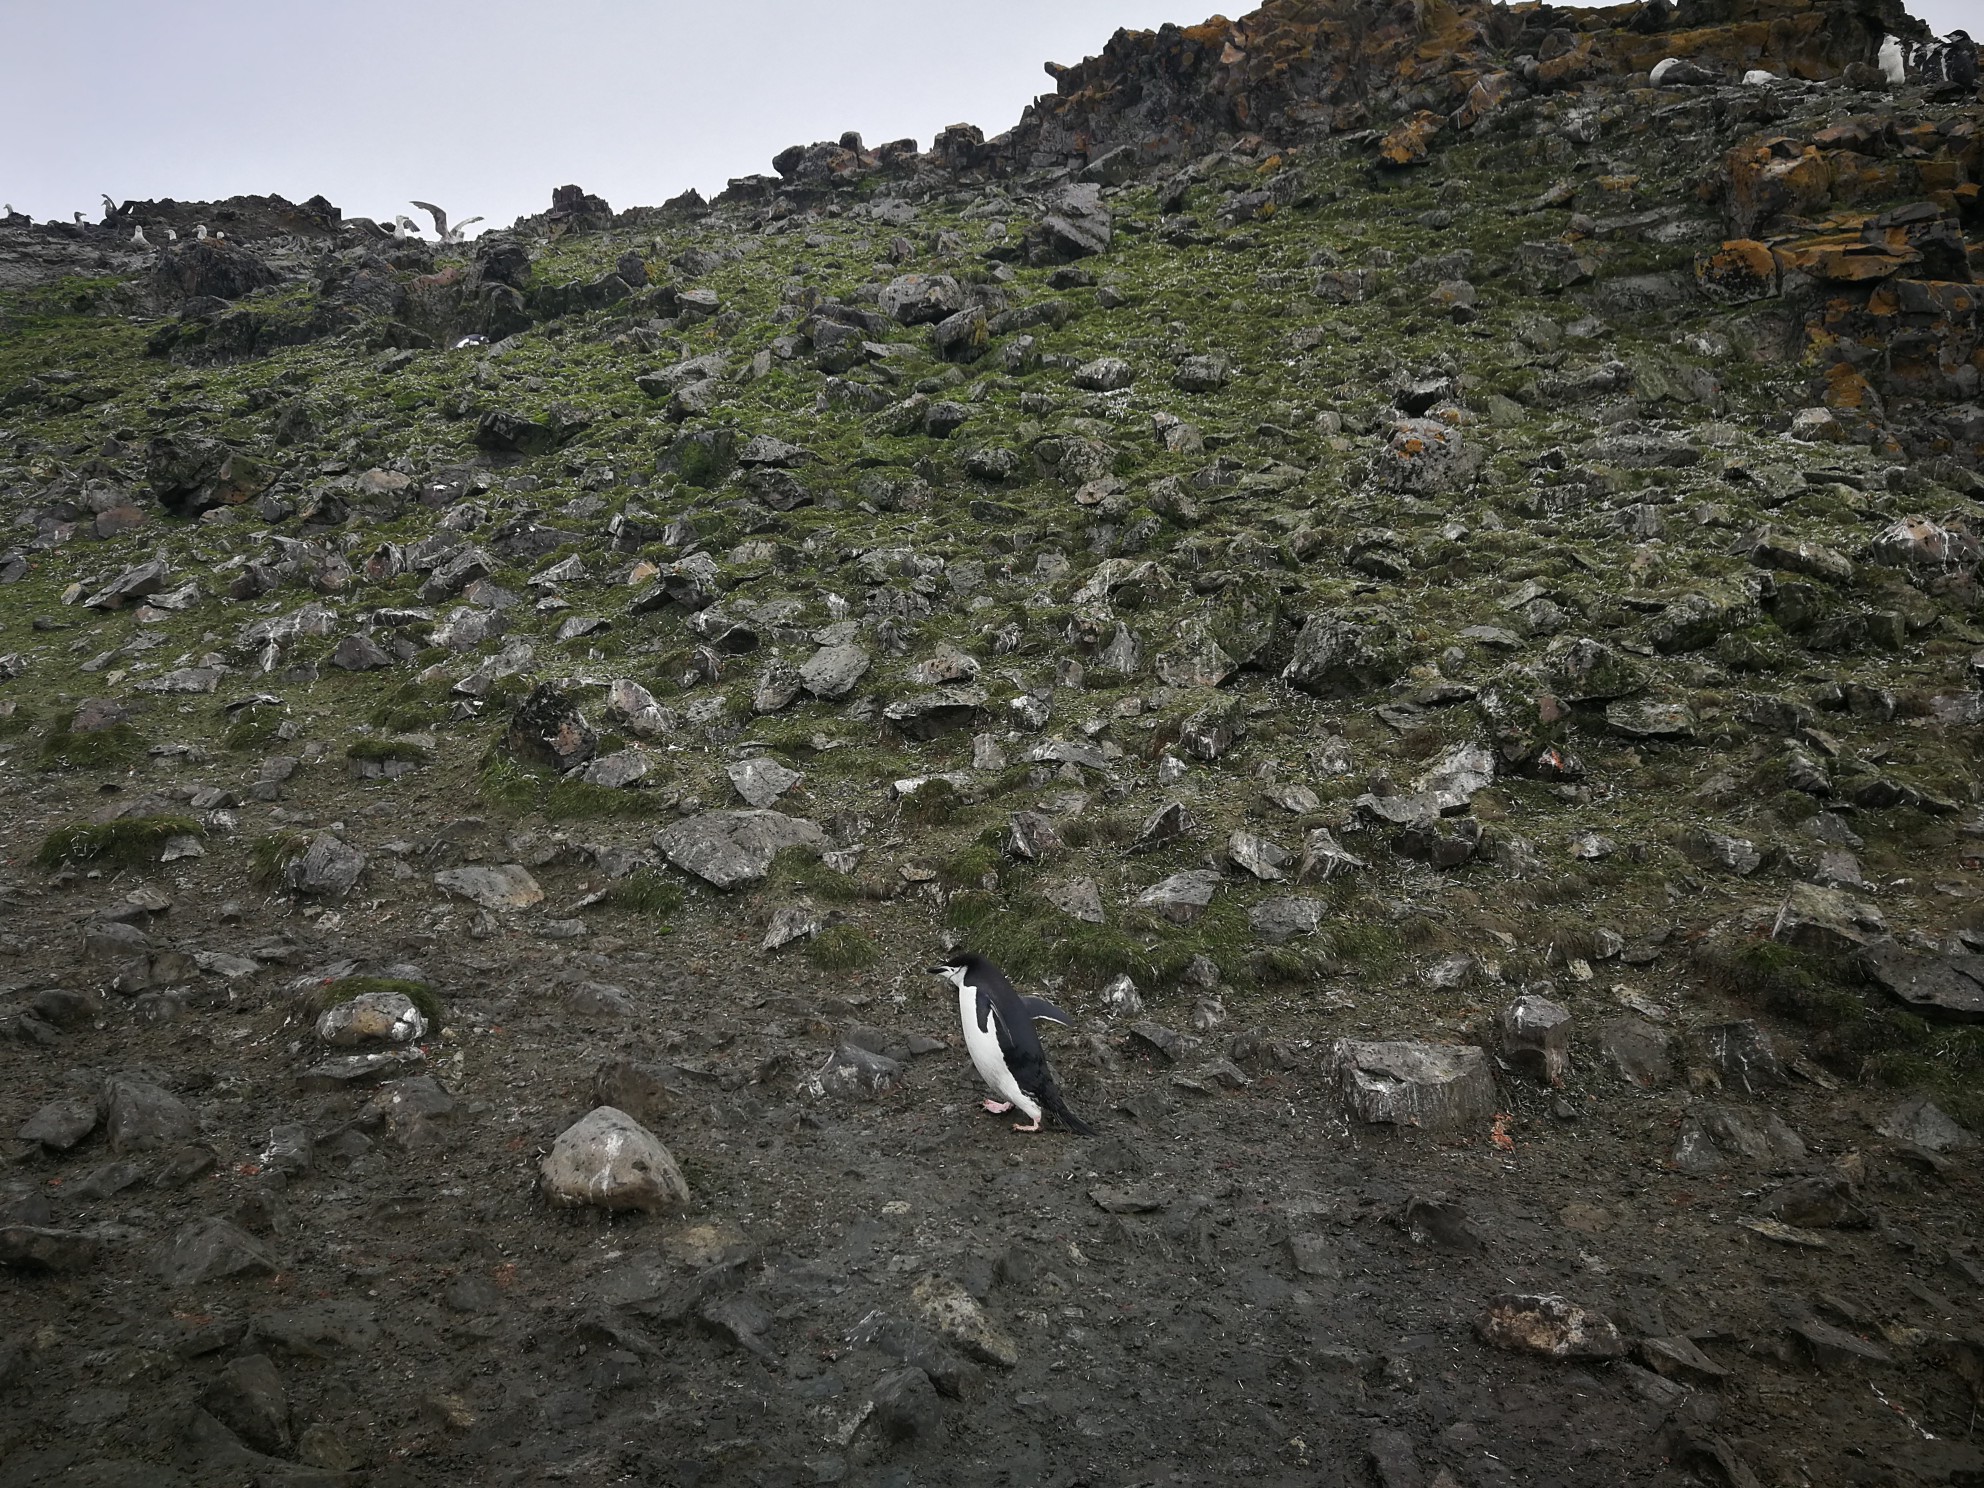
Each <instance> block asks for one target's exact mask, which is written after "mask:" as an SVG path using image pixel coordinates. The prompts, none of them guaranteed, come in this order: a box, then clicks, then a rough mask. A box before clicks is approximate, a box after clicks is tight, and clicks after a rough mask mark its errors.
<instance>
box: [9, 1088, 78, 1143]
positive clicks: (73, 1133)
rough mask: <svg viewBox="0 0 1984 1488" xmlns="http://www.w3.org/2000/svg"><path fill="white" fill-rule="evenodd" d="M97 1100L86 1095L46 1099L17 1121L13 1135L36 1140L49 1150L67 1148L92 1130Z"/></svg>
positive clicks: (22, 1139) (28, 1140) (23, 1139)
mask: <svg viewBox="0 0 1984 1488" xmlns="http://www.w3.org/2000/svg"><path fill="white" fill-rule="evenodd" d="M96 1124H97V1103H96V1102H95V1101H93V1100H88V1099H80V1100H77V1099H71V1100H55V1101H50V1102H49V1103H48V1104H47V1105H45V1106H43V1107H42V1108H41V1109H40V1110H38V1111H36V1112H35V1113H34V1115H32V1116H30V1117H28V1119H27V1120H26V1121H24V1122H22V1123H21V1127H20V1130H18V1131H16V1132H15V1133H14V1135H15V1136H16V1137H18V1138H19V1139H20V1140H21V1141H23V1142H39V1143H40V1144H41V1145H42V1146H43V1147H46V1148H47V1149H48V1150H49V1151H51V1152H67V1151H68V1150H69V1149H70V1148H72V1147H74V1146H76V1145H78V1144H79V1143H81V1142H82V1140H83V1139H84V1138H85V1137H87V1136H88V1135H89V1134H90V1133H91V1132H93V1131H95V1130H96Z"/></svg>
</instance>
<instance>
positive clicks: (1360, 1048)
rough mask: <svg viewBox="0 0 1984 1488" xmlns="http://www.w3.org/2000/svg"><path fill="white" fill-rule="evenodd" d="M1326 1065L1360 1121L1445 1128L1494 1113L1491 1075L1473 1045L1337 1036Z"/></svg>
mask: <svg viewBox="0 0 1984 1488" xmlns="http://www.w3.org/2000/svg"><path fill="white" fill-rule="evenodd" d="M1329 1069H1330V1071H1331V1074H1332V1077H1333V1078H1334V1079H1335V1081H1336V1082H1337V1084H1338V1087H1339V1089H1340V1091H1341V1093H1342V1096H1343V1101H1344V1104H1345V1106H1346V1107H1347V1108H1348V1109H1349V1111H1350V1113H1351V1114H1352V1115H1354V1116H1356V1117H1357V1118H1358V1119H1359V1120H1360V1121H1367V1122H1371V1123H1374V1124H1378V1123H1383V1124H1389V1125H1394V1126H1418V1127H1425V1128H1428V1129H1431V1130H1446V1129H1449V1128H1453V1127H1458V1126H1470V1125H1473V1124H1475V1123H1477V1122H1481V1121H1486V1120H1487V1119H1488V1118H1489V1117H1490V1116H1492V1115H1494V1113H1495V1077H1494V1074H1493V1073H1492V1072H1491V1071H1490V1069H1489V1067H1488V1056H1487V1055H1486V1054H1485V1053H1483V1052H1482V1051H1481V1050H1480V1049H1478V1048H1475V1047H1474V1046H1473V1045H1462V1044H1413V1043H1367V1042H1364V1041H1362V1040H1357V1039H1338V1040H1337V1041H1336V1043H1335V1045H1334V1046H1333V1047H1332V1048H1331V1051H1330V1057H1329Z"/></svg>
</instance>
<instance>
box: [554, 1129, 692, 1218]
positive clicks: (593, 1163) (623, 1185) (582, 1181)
mask: <svg viewBox="0 0 1984 1488" xmlns="http://www.w3.org/2000/svg"><path fill="white" fill-rule="evenodd" d="M538 1177H539V1180H540V1182H541V1185H542V1187H543V1190H544V1193H545V1195H546V1196H547V1197H548V1198H549V1199H550V1200H551V1202H552V1203H554V1204H561V1205H567V1206H578V1205H590V1206H591V1207H593V1208H596V1209H607V1210H621V1209H640V1210H645V1211H649V1212H652V1211H654V1210H658V1209H665V1208H668V1207H670V1206H671V1205H676V1204H686V1203H687V1202H688V1201H689V1185H688V1183H687V1182H686V1181H684V1179H683V1177H682V1170H681V1169H680V1168H678V1167H677V1166H676V1165H675V1159H674V1158H673V1157H672V1156H671V1155H670V1154H669V1151H668V1149H667V1148H666V1147H664V1146H662V1144H661V1142H660V1140H659V1139H658V1138H657V1137H656V1136H655V1135H654V1133H653V1132H651V1131H649V1130H648V1129H647V1128H646V1127H644V1126H642V1125H641V1124H640V1122H638V1121H636V1120H635V1119H634V1118H633V1117H631V1116H629V1115H628V1114H627V1113H626V1112H625V1111H622V1110H619V1109H617V1108H616V1107H613V1106H600V1107H598V1108H597V1109H595V1110H594V1111H592V1112H591V1113H590V1114H589V1115H587V1116H585V1117H583V1118H582V1119H581V1120H579V1121H577V1122H575V1123H573V1124H572V1125H571V1126H569V1127H567V1128H566V1129H565V1130H564V1131H563V1132H561V1133H559V1136H558V1139H557V1141H555V1142H553V1143H552V1144H551V1151H550V1153H549V1154H548V1155H547V1156H546V1157H545V1159H544V1161H543V1162H542V1163H540V1164H539V1165H538Z"/></svg>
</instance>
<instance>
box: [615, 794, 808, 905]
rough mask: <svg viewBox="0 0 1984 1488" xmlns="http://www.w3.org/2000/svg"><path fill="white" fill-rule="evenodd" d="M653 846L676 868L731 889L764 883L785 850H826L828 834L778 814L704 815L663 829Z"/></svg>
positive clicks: (717, 885)
mask: <svg viewBox="0 0 1984 1488" xmlns="http://www.w3.org/2000/svg"><path fill="white" fill-rule="evenodd" d="M654 845H655V847H656V848H657V849H658V850H659V851H660V852H661V854H662V856H664V857H665V858H667V859H668V861H669V862H670V863H671V864H672V865H673V866H675V867H677V868H680V869H682V870H683V871H684V872H687V873H693V874H695V875H696V876H697V877H698V878H700V879H702V880H703V881H704V882H706V883H710V884H713V885H715V886H716V887H717V888H719V889H730V888H735V887H737V886H738V885H739V884H746V883H756V882H757V881H758V880H759V879H761V878H763V877H764V876H765V874H766V872H767V871H768V870H769V869H770V868H771V865H772V859H773V858H774V857H776V856H777V855H778V854H779V853H781V852H783V851H785V850H786V849H787V848H794V847H798V848H805V849H807V850H808V851H810V852H813V853H815V854H817V853H819V852H821V851H823V850H824V849H825V848H826V846H827V834H826V833H825V832H823V831H821V830H820V828H819V827H818V826H817V825H816V824H815V823H813V822H810V821H806V820H805V819H803V818H800V817H792V816H784V815H781V814H780V813H779V812H776V811H705V812H702V813H700V814H699V815H696V816H692V817H688V818H686V819H684V820H682V821H678V822H674V823H671V824H670V825H668V826H666V827H663V828H662V829H661V830H660V831H659V832H656V833H655V834H654Z"/></svg>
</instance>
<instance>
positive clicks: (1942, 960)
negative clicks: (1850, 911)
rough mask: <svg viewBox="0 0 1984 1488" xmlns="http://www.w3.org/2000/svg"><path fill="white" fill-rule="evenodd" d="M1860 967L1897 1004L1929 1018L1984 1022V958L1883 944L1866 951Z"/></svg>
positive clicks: (1948, 1020) (1890, 943)
mask: <svg viewBox="0 0 1984 1488" xmlns="http://www.w3.org/2000/svg"><path fill="white" fill-rule="evenodd" d="M1860 964H1861V965H1862V966H1864V967H1865V968H1866V969H1867V974H1868V975H1869V976H1871V977H1872V978H1873V979H1874V980H1875V981H1877V982H1879V983H1880V984H1881V986H1882V987H1884V988H1886V989H1887V992H1888V994H1889V995H1890V996H1892V997H1893V998H1894V999H1895V1001H1897V1002H1899V1003H1902V1004H1904V1005H1905V1006H1906V1007H1908V1008H1909V1009H1910V1010H1911V1011H1912V1012H1917V1013H1920V1014H1921V1015H1922V1016H1923V1017H1925V1018H1935V1019H1939V1020H1942V1021H1944V1022H1954V1023H1976V1022H1979V1021H1984V956H1924V955H1917V954H1916V953H1915V952H1913V951H1907V950H1904V949H1902V948H1901V947H1900V946H1898V945H1895V944H1894V943H1893V942H1883V943H1882V944H1879V945H1872V946H1869V947H1868V948H1867V949H1866V950H1865V951H1864V952H1862V953H1861V957H1860Z"/></svg>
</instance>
